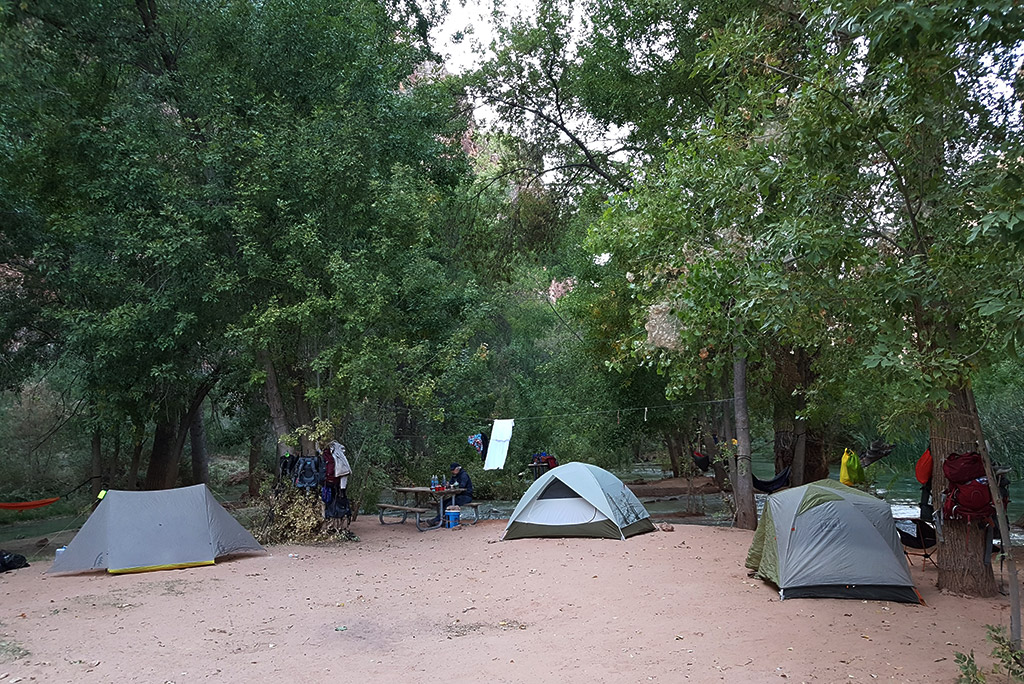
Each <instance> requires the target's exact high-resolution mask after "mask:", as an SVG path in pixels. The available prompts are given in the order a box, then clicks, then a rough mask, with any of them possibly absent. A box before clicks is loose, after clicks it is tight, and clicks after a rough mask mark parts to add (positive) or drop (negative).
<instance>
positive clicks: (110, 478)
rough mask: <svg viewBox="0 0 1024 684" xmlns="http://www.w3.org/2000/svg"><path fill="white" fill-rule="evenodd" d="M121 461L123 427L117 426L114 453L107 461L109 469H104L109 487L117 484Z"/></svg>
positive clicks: (104, 475)
mask: <svg viewBox="0 0 1024 684" xmlns="http://www.w3.org/2000/svg"><path fill="white" fill-rule="evenodd" d="M120 461H121V426H120V425H119V426H117V428H116V429H115V430H114V453H113V454H111V456H110V459H109V460H108V461H107V467H106V468H104V469H103V477H104V479H105V481H106V483H107V484H108V485H113V484H114V483H116V482H117V474H118V471H119V470H120V467H121V466H120Z"/></svg>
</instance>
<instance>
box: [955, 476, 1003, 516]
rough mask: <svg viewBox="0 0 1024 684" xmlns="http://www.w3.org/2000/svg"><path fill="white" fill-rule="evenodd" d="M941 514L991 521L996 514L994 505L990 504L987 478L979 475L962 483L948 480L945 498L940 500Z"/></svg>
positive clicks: (990, 498)
mask: <svg viewBox="0 0 1024 684" xmlns="http://www.w3.org/2000/svg"><path fill="white" fill-rule="evenodd" d="M942 515H943V516H944V517H946V518H952V519H955V520H966V521H967V522H974V521H983V522H987V523H991V522H992V520H993V519H994V518H995V515H996V507H995V506H994V505H992V493H991V492H990V491H989V489H988V478H986V477H979V478H976V479H974V480H971V481H970V482H962V483H956V482H950V483H949V488H948V489H947V490H946V500H945V501H943V502H942Z"/></svg>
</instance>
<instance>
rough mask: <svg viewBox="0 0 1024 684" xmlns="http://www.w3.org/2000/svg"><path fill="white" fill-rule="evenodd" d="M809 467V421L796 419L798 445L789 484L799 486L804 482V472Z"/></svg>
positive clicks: (794, 451) (795, 446)
mask: <svg viewBox="0 0 1024 684" xmlns="http://www.w3.org/2000/svg"><path fill="white" fill-rule="evenodd" d="M806 468H807V421H806V420H803V419H802V418H798V419H797V420H796V445H794V447H793V465H792V470H790V476H789V484H790V485H791V486H793V487H799V486H800V485H802V484H803V483H804V472H805V470H806Z"/></svg>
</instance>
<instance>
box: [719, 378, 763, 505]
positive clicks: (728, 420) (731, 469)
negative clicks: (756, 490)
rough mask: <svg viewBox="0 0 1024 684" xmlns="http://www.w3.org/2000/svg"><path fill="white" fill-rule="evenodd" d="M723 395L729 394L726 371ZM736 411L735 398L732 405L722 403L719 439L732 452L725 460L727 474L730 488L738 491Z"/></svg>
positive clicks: (720, 443) (723, 379) (722, 446)
mask: <svg viewBox="0 0 1024 684" xmlns="http://www.w3.org/2000/svg"><path fill="white" fill-rule="evenodd" d="M722 396H723V397H727V396H729V378H728V376H727V375H726V374H724V373H723V374H722ZM734 411H735V400H734V401H733V405H732V406H730V405H729V404H728V403H726V404H722V413H721V419H722V423H721V429H720V430H719V440H718V443H719V445H721V447H720V448H724V449H725V450H726V452H728V453H729V454H731V455H730V456H729V458H728V459H727V460H726V461H725V463H726V464H728V468H727V471H728V472H727V475H728V476H729V487H730V489H731V490H732V491H736V455H735V453H734V452H733V449H732V440H733V438H734V437H735V435H736V432H735V430H734V429H733V424H732V415H733V412H734ZM718 455H720V454H718ZM750 486H751V487H753V486H754V485H753V482H751V485H750Z"/></svg>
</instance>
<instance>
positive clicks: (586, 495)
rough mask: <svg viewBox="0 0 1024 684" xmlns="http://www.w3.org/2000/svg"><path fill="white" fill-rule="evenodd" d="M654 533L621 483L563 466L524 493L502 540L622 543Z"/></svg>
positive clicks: (587, 468) (591, 469) (583, 466)
mask: <svg viewBox="0 0 1024 684" xmlns="http://www.w3.org/2000/svg"><path fill="white" fill-rule="evenodd" d="M653 530H654V524H653V523H651V516H650V514H649V513H648V512H647V509H646V508H644V505H643V504H642V503H640V500H639V499H637V498H636V495H635V494H633V492H631V491H629V489H627V488H626V485H624V484H622V480H620V479H619V478H617V477H615V476H614V475H612V474H611V473H609V472H608V471H607V470H604V469H603V468H598V467H597V466H594V465H590V464H589V463H566V464H565V465H562V466H558V467H557V468H553V469H551V470H549V471H548V472H546V473H544V474H543V475H541V476H540V477H539V478H537V480H536V481H535V482H534V483H533V485H531V486H530V488H529V489H527V490H526V493H525V494H523V498H521V499H520V500H519V505H517V506H516V509H515V510H514V511H513V512H512V516H511V517H510V518H509V521H508V525H507V526H506V527H505V539H522V538H524V537H606V538H608V539H625V538H626V537H630V536H632V535H634V534H640V533H642V532H651V531H653Z"/></svg>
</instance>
